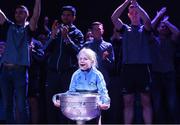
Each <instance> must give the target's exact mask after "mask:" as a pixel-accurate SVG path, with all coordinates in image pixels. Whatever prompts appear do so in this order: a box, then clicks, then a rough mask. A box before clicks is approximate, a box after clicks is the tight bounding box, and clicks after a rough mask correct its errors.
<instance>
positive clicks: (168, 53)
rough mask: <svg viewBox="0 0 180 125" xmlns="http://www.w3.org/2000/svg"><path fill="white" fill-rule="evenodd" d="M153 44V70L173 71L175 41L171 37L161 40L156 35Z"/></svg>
mask: <svg viewBox="0 0 180 125" xmlns="http://www.w3.org/2000/svg"><path fill="white" fill-rule="evenodd" d="M154 40H155V41H154V42H153V44H152V49H151V50H152V70H153V71H155V72H162V73H165V72H172V71H175V68H174V57H175V45H176V44H175V41H172V40H171V39H170V37H169V38H167V39H164V40H160V39H159V37H155V39H154Z"/></svg>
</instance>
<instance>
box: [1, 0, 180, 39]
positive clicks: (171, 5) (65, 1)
mask: <svg viewBox="0 0 180 125" xmlns="http://www.w3.org/2000/svg"><path fill="white" fill-rule="evenodd" d="M137 1H138V2H139V4H140V5H141V6H142V7H143V8H144V9H145V10H146V12H147V13H148V14H149V16H150V18H151V19H153V17H154V16H155V15H156V12H157V10H160V8H162V7H163V6H166V7H167V14H168V15H169V16H170V18H169V20H170V21H171V22H172V23H173V24H175V25H176V26H177V27H178V28H179V27H180V16H179V13H180V6H179V4H178V0H137ZM123 2H124V0H42V11H41V17H40V22H39V25H40V24H42V20H43V18H44V16H48V17H49V18H50V24H51V23H52V22H53V20H54V19H58V18H59V16H60V10H61V7H62V6H64V5H73V6H75V7H76V9H77V20H76V21H75V24H76V25H77V27H78V28H79V29H81V30H82V32H83V33H85V32H86V31H87V29H88V27H89V25H90V24H91V23H92V22H93V21H100V22H102V23H103V24H104V27H105V34H104V37H105V39H109V37H110V36H111V34H112V29H113V25H112V22H111V18H110V17H111V14H112V13H113V11H114V10H115V9H116V8H117V7H118V6H119V5H120V4H122V3H123ZM18 4H24V5H25V6H27V7H28V8H29V11H30V15H31V14H32V12H33V7H34V0H0V8H1V9H2V11H3V12H4V13H5V14H6V15H7V17H8V18H9V19H11V20H13V19H14V17H13V16H14V10H15V7H16V5H18ZM126 12H127V10H126ZM126 12H125V13H124V14H123V15H122V18H123V21H124V22H126V23H129V20H128V18H127V13H126ZM39 27H40V29H41V26H39Z"/></svg>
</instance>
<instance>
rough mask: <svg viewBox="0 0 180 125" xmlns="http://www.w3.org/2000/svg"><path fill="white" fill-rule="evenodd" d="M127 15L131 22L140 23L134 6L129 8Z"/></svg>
mask: <svg viewBox="0 0 180 125" xmlns="http://www.w3.org/2000/svg"><path fill="white" fill-rule="evenodd" d="M128 16H129V18H130V20H131V22H132V24H138V23H140V16H139V14H138V12H137V10H136V8H135V7H132V8H129V13H128Z"/></svg>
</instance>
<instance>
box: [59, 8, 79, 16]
mask: <svg viewBox="0 0 180 125" xmlns="http://www.w3.org/2000/svg"><path fill="white" fill-rule="evenodd" d="M61 11H62V13H63V12H64V11H70V12H71V13H72V15H73V16H76V9H75V8H74V7H73V6H63V7H62V9H61Z"/></svg>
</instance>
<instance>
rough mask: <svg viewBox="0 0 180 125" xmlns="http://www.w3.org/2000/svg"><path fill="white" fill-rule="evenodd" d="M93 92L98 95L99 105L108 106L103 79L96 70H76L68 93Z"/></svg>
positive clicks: (108, 99)
mask: <svg viewBox="0 0 180 125" xmlns="http://www.w3.org/2000/svg"><path fill="white" fill-rule="evenodd" d="M81 91H82V92H83V91H86V92H94V93H98V94H100V101H101V103H105V104H110V98H109V95H108V90H107V88H106V83H105V80H104V77H103V75H102V73H101V72H100V71H98V70H97V69H96V68H91V69H90V70H89V71H82V70H80V69H78V70H77V71H75V72H74V74H73V75H72V78H71V83H70V87H69V92H81Z"/></svg>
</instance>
